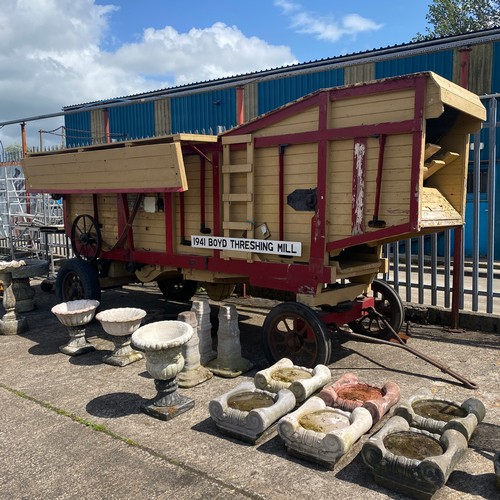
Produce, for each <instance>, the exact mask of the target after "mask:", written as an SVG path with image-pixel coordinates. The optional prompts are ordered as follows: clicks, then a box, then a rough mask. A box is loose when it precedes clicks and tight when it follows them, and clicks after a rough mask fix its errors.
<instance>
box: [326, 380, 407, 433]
mask: <svg viewBox="0 0 500 500" xmlns="http://www.w3.org/2000/svg"><path fill="white" fill-rule="evenodd" d="M400 395H401V390H400V389H399V386H398V385H397V384H395V383H394V382H387V383H386V384H385V385H384V386H383V387H380V388H379V387H376V386H374V385H371V384H368V383H365V382H361V381H360V380H359V378H358V376H357V375H355V374H354V373H346V374H345V375H343V376H342V377H340V378H339V379H338V380H337V381H336V382H333V383H332V384H329V385H327V386H326V387H324V388H323V389H322V390H321V391H320V393H319V394H318V396H319V397H320V398H321V399H323V401H324V402H325V403H326V404H327V405H328V406H331V407H332V408H340V409H342V410H345V411H353V410H354V409H355V408H358V407H360V406H362V407H363V408H366V409H367V410H368V411H369V412H370V414H371V416H372V418H373V423H374V424H375V423H377V422H378V421H379V420H380V419H381V418H382V417H383V416H384V415H385V414H386V413H387V412H388V411H389V410H390V409H391V407H392V406H394V405H395V404H396V403H397V402H398V401H399V398H400Z"/></svg>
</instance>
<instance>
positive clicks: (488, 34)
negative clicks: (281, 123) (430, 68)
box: [63, 28, 500, 111]
mask: <svg viewBox="0 0 500 500" xmlns="http://www.w3.org/2000/svg"><path fill="white" fill-rule="evenodd" d="M489 41H491V42H494V41H500V28H491V29H486V30H479V31H473V32H470V33H464V34H460V35H450V36H446V37H440V38H433V39H431V40H424V41H419V42H409V43H404V44H400V45H391V46H387V47H381V48H379V49H371V50H366V51H363V52H356V53H352V54H347V55H341V56H335V57H330V58H324V59H317V60H315V61H309V62H304V63H298V64H293V65H288V66H282V67H278V68H271V69H266V70H261V71H254V72H250V73H244V74H240V75H234V76H230V77H225V78H217V79H213V80H206V81H202V82H195V83H190V84H185V85H179V86H175V87H169V88H165V89H158V90H153V91H149V92H144V93H139V94H131V95H129V96H122V97H116V98H112V99H105V100H100V101H92V102H87V103H82V104H75V105H70V106H65V107H64V108H63V110H64V111H67V110H70V109H73V108H80V107H93V106H96V105H103V104H114V105H116V104H118V103H120V101H125V102H124V103H123V104H127V101H134V100H141V99H148V100H150V99H151V100H152V99H154V98H155V97H158V98H161V97H167V96H177V95H179V94H189V93H194V92H200V91H204V90H206V91H208V90H215V89H216V88H221V87H227V86H234V85H237V84H240V85H244V84H246V83H250V82H253V81H264V80H267V79H275V78H279V77H280V76H283V77H284V76H291V75H293V74H300V73H308V72H314V71H320V70H325V69H335V68H336V67H337V68H338V67H345V66H350V65H353V64H361V63H364V62H378V61H382V60H384V59H389V58H393V57H394V55H395V54H398V55H400V56H410V55H419V54H423V53H426V52H433V51H436V50H445V49H453V48H458V47H465V46H471V45H476V44H480V43H485V42H489ZM129 104H131V103H130V102H129Z"/></svg>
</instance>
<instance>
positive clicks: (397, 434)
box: [361, 416, 467, 499]
mask: <svg viewBox="0 0 500 500" xmlns="http://www.w3.org/2000/svg"><path fill="white" fill-rule="evenodd" d="M466 450H467V440H466V439H465V437H464V436H463V435H462V434H461V433H460V432H458V431H455V430H453V429H448V430H445V431H444V432H443V434H441V435H439V434H432V433H430V432H427V431H425V430H421V429H413V428H410V424H409V423H408V422H407V421H406V420H405V419H404V418H402V417H398V416H396V417H392V418H390V419H389V420H388V421H387V423H386V424H385V425H384V426H383V427H382V429H381V430H380V431H379V432H377V433H376V434H374V435H373V436H372V437H371V438H370V439H369V440H368V441H366V442H365V443H364V445H363V448H362V451H361V454H362V456H363V460H364V462H365V463H366V465H367V466H368V467H369V468H370V469H371V471H372V474H373V477H374V479H375V482H376V483H377V484H379V485H381V486H384V487H386V488H388V489H391V490H394V491H398V492H400V493H403V494H405V495H408V496H410V497H412V498H418V499H429V498H431V497H432V495H433V494H434V493H435V492H436V491H437V490H438V489H439V488H441V487H442V486H444V485H445V484H446V481H447V480H448V478H449V476H450V474H451V473H452V471H453V470H454V468H455V466H456V464H457V463H458V462H459V460H460V459H461V458H462V456H463V455H464V453H465V451H466Z"/></svg>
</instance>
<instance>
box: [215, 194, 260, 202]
mask: <svg viewBox="0 0 500 500" xmlns="http://www.w3.org/2000/svg"><path fill="white" fill-rule="evenodd" d="M252 199H253V195H252V193H228V194H223V195H222V201H224V202H228V203H232V202H236V203H238V202H239V203H248V202H251V201H252Z"/></svg>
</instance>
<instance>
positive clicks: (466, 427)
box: [394, 388, 486, 441]
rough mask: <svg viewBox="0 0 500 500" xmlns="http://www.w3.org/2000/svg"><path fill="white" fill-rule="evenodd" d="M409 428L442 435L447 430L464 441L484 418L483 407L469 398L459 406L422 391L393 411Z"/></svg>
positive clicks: (427, 391)
mask: <svg viewBox="0 0 500 500" xmlns="http://www.w3.org/2000/svg"><path fill="white" fill-rule="evenodd" d="M394 415H399V416H400V417H403V418H404V419H405V420H406V421H407V422H408V423H409V424H410V425H411V426H412V427H415V428H417V429H424V430H426V431H429V432H433V433H436V434H442V433H443V432H444V431H445V430H447V429H455V430H456V431H458V432H461V433H462V434H463V435H464V436H465V439H467V441H469V440H470V438H471V436H472V433H473V432H474V430H475V429H476V427H477V426H478V424H479V423H481V422H482V421H483V419H484V417H485V415H486V408H485V407H484V404H483V403H482V402H481V401H480V400H479V399H476V398H469V399H467V400H466V401H464V402H463V403H462V404H459V403H455V402H452V401H448V400H446V399H442V398H436V397H435V396H433V394H432V392H431V391H430V390H429V389H427V388H421V389H419V390H418V391H417V393H415V394H414V395H412V396H411V397H410V398H409V399H408V400H407V401H404V402H403V403H400V404H399V405H398V406H397V407H396V408H395V409H394Z"/></svg>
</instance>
